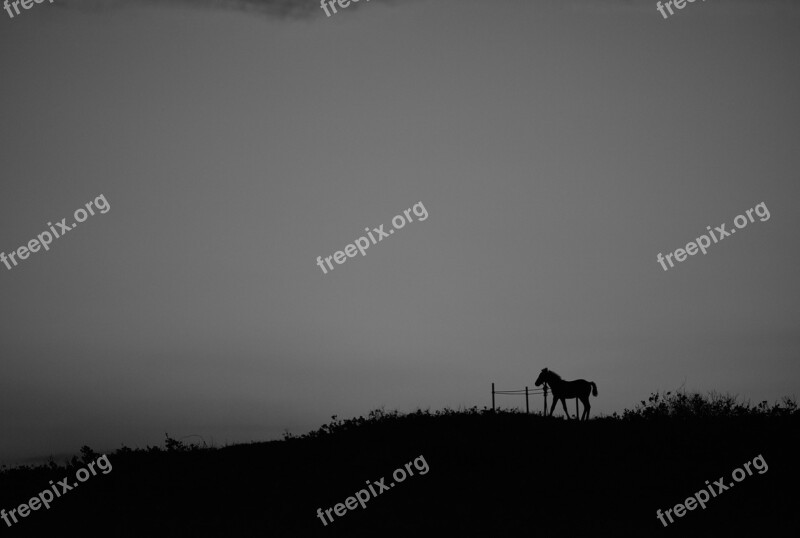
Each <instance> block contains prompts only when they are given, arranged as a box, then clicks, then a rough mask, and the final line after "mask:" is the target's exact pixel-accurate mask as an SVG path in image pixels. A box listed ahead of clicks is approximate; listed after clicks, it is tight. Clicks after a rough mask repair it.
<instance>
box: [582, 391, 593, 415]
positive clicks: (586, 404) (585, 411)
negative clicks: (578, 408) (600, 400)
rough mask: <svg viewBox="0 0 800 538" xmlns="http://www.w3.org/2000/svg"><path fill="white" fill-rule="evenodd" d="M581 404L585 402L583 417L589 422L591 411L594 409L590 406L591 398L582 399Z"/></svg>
mask: <svg viewBox="0 0 800 538" xmlns="http://www.w3.org/2000/svg"><path fill="white" fill-rule="evenodd" d="M581 402H583V416H582V417H581V418H582V419H583V420H589V410H590V409H591V408H592V406H591V405H589V397H588V396H587V397H586V398H581Z"/></svg>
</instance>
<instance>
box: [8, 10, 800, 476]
mask: <svg viewBox="0 0 800 538" xmlns="http://www.w3.org/2000/svg"><path fill="white" fill-rule="evenodd" d="M798 22H800V5H798V3H795V2H786V1H780V0H772V1H764V2H750V1H730V2H725V1H709V2H704V3H701V2H695V3H693V4H687V6H686V7H685V8H684V9H683V10H681V11H678V12H676V13H675V15H673V16H672V17H670V18H669V19H666V20H665V19H663V17H662V16H661V15H659V13H658V11H656V9H655V3H654V2H651V1H646V2H645V1H638V0H637V1H621V0H608V1H600V0H597V1H592V2H589V1H585V0H558V1H556V0H545V1H522V0H492V1H491V2H490V1H479V0H458V1H456V0H409V1H400V0H397V1H392V2H388V1H383V2H381V1H378V0H373V1H372V2H370V3H366V2H363V1H362V2H361V3H359V4H355V5H352V6H351V7H348V8H346V9H340V10H339V12H338V13H337V14H335V15H332V16H331V17H326V16H325V13H324V12H323V11H322V10H321V9H320V8H319V6H318V5H317V4H316V3H315V2H310V1H309V2H292V1H291V0H284V1H281V2H277V1H276V2H259V1H257V0H251V1H248V2H190V1H188V0H186V1H183V2H178V1H175V2H169V1H165V2H158V3H155V2H146V1H141V2H136V1H124V0H117V1H112V2H105V3H100V2H88V1H72V2H71V1H69V0H56V2H55V3H53V4H50V3H48V2H45V3H42V4H35V5H34V6H33V8H32V9H30V10H29V11H23V12H22V13H21V14H20V15H17V16H15V17H14V18H13V19H11V18H9V17H7V15H6V14H5V12H4V11H0V118H1V119H2V121H0V170H2V183H1V184H2V191H0V192H2V195H1V196H0V251H2V252H4V253H6V254H8V253H10V252H13V251H14V250H16V249H17V248H18V247H19V246H22V245H27V244H28V242H29V240H31V239H34V238H36V237H37V235H38V234H40V233H42V232H43V231H46V230H49V225H48V224H47V223H48V222H52V223H53V225H54V226H55V223H56V222H58V221H60V220H61V219H62V218H67V222H71V221H74V218H73V211H75V210H76V209H78V208H80V207H85V204H86V203H87V202H89V201H93V200H95V199H96V198H97V197H98V196H99V195H101V194H102V195H103V196H104V197H105V198H106V200H107V201H108V204H109V206H110V210H108V212H107V213H105V214H101V213H96V214H95V215H93V216H89V217H88V218H87V220H86V221H85V222H83V223H81V224H80V225H79V226H77V227H76V228H75V229H74V230H71V231H70V232H68V234H67V235H65V236H63V237H60V238H58V239H56V240H54V241H53V243H52V245H50V250H49V251H46V252H45V251H42V250H40V251H39V252H37V253H35V254H31V255H30V257H29V258H27V259H26V260H24V261H20V262H19V265H18V266H16V267H13V266H12V267H13V268H12V269H11V270H8V269H6V267H5V266H3V265H0V303H1V304H2V310H0V312H1V313H0V342H2V348H1V349H2V351H0V357H2V359H1V360H0V367H2V374H0V431H2V432H3V435H2V436H1V437H0V463H2V464H12V463H15V462H18V461H24V460H26V459H28V458H36V457H46V456H48V455H60V454H66V453H74V452H77V451H78V449H79V448H80V447H81V446H83V445H89V446H91V447H92V448H94V449H96V450H113V449H115V448H118V447H120V446H122V445H123V444H124V445H127V446H130V447H137V446H139V447H143V446H145V445H148V444H160V443H161V442H163V440H164V434H165V433H167V434H169V435H170V436H171V437H174V438H183V437H185V436H189V435H199V436H201V437H202V438H203V439H204V440H205V441H206V442H209V443H211V442H214V443H216V444H217V445H223V444H225V443H235V442H247V441H251V440H267V439H275V438H279V437H280V436H281V434H282V433H283V432H284V431H287V430H288V431H291V432H292V433H295V434H300V433H304V432H307V431H309V430H310V429H313V428H316V427H318V426H320V425H321V424H323V423H325V422H327V421H328V420H329V418H330V417H331V416H332V415H337V416H339V417H353V416H360V415H366V414H367V413H368V412H369V411H370V410H372V409H375V408H379V407H382V406H384V407H385V408H386V409H398V410H400V411H413V410H416V409H418V408H421V409H427V408H430V409H440V408H443V407H451V408H457V407H471V406H479V407H482V406H487V405H490V404H491V395H490V387H491V383H492V382H494V383H496V386H497V388H498V390H512V389H521V388H524V387H525V386H526V385H527V386H530V387H532V386H533V383H534V381H535V379H536V376H537V375H538V373H539V371H540V370H541V369H542V368H544V367H548V368H550V369H552V370H554V371H556V372H558V373H559V374H561V375H562V376H563V377H564V378H565V379H577V378H583V379H587V380H591V381H594V382H595V383H596V384H597V386H598V390H599V396H598V397H597V398H592V414H593V416H596V415H598V414H602V413H605V414H610V413H612V412H615V411H617V412H619V411H621V410H622V409H624V408H626V407H632V406H633V405H635V404H636V403H638V402H639V401H640V400H643V399H646V398H647V396H648V395H649V394H650V393H651V392H654V391H656V390H674V389H676V388H678V387H681V386H683V387H685V388H686V389H688V390H698V391H709V390H716V391H719V392H723V393H724V392H730V393H733V394H738V395H739V396H740V397H741V398H743V399H749V400H751V401H752V402H759V401H762V400H768V401H774V400H776V399H780V398H781V397H783V396H790V395H793V394H795V395H796V388H795V387H796V383H797V381H798V379H799V378H800V362H799V361H798V360H797V359H798V351H800V331H798V328H799V325H800V309H799V308H798V306H797V305H798V301H797V299H798V297H800V283H799V282H798V279H797V277H796V274H797V270H796V268H797V264H798V261H799V259H798V244H799V243H798V233H799V232H798V230H800V212H798V209H797V208H798V204H800V181H799V180H800V175H799V172H798V170H800V152H798V151H797V148H798V142H800V106H798V99H797V96H798V95H800V56H798V54H797V51H798V50H800V34H798V32H797V27H798ZM762 202H763V203H764V204H765V206H766V207H767V208H768V210H769V213H770V218H769V220H766V221H764V222H762V221H761V220H760V219H758V218H756V219H755V221H754V222H753V223H750V224H748V225H747V227H746V228H743V229H741V230H738V233H737V234H736V235H731V236H730V237H727V238H725V239H724V240H722V241H721V242H719V243H717V244H712V245H711V246H710V247H709V248H708V251H707V254H706V255H702V254H697V255H695V256H692V257H690V258H688V259H687V260H686V261H684V262H682V263H679V264H677V265H676V266H675V267H674V268H671V269H670V270H668V271H664V270H663V269H662V267H661V265H659V263H658V262H657V260H656V256H657V255H658V254H659V253H663V254H664V255H666V254H667V253H670V252H672V251H674V250H675V249H677V248H681V247H685V245H686V244H687V243H688V242H690V241H693V240H694V239H695V238H697V237H698V236H699V235H702V234H704V233H706V227H707V226H712V227H716V226H718V225H720V224H722V223H727V228H728V229H730V228H732V227H733V224H732V222H733V219H734V217H736V216H737V215H739V214H743V213H744V212H745V211H746V210H747V209H750V208H754V207H755V206H756V205H757V204H759V203H762ZM418 203H421V204H422V205H423V206H424V208H425V210H426V211H427V212H428V218H427V219H425V220H424V221H419V220H416V219H415V221H414V222H411V223H409V224H407V225H406V226H405V227H404V228H403V229H402V230H396V232H397V233H395V234H392V235H391V236H390V238H387V239H384V240H382V241H381V242H380V243H379V244H374V245H372V246H371V247H370V248H369V249H368V250H367V251H366V255H364V256H361V255H360V254H359V255H357V256H356V257H354V258H352V259H347V262H346V263H344V264H342V265H336V264H334V265H333V267H334V269H333V270H328V272H327V273H323V271H322V270H321V268H320V267H319V266H318V265H317V257H318V256H321V257H323V258H325V257H327V256H332V255H334V253H335V252H336V251H339V250H342V249H344V248H345V247H346V245H347V244H349V243H352V242H354V241H355V240H356V239H358V238H359V237H360V236H363V235H364V234H365V233H366V232H365V231H364V230H365V228H370V229H372V228H377V227H379V226H380V225H381V224H384V225H385V226H386V227H387V229H388V228H391V220H392V218H393V217H394V216H395V215H397V214H402V212H403V211H404V210H406V209H408V208H412V206H413V205H414V204H418ZM498 404H501V405H505V406H519V405H522V404H523V400H522V399H520V398H511V397H500V396H498ZM541 406H542V403H541V399H540V397H538V396H537V397H536V398H534V399H533V400H532V401H531V407H532V408H533V409H536V410H538V409H540V408H541Z"/></svg>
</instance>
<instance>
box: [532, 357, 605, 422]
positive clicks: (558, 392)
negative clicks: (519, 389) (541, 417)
mask: <svg viewBox="0 0 800 538" xmlns="http://www.w3.org/2000/svg"><path fill="white" fill-rule="evenodd" d="M542 383H547V385H548V386H549V387H550V390H552V391H553V405H552V406H551V407H550V416H551V417H552V416H553V411H554V410H555V408H556V404H557V403H558V400H561V404H562V405H563V406H564V413H566V414H567V418H569V411H567V401H566V400H567V398H569V399H572V398H578V399H579V400H580V401H581V403H583V414H582V415H581V417H580V418H581V420H588V419H589V410H590V409H591V408H592V406H591V405H589V393H590V392H591V393H592V395H593V396H597V385H595V384H594V381H586V380H585V379H576V380H575V381H564V380H563V379H561V376H560V375H558V374H557V373H555V372H553V371H550V370H548V369H547V368H544V369H542V373H540V374H539V377H537V378H536V386H537V387H538V386H539V385H541V384H542ZM575 418H577V417H575Z"/></svg>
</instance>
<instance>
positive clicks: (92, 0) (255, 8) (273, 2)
mask: <svg viewBox="0 0 800 538" xmlns="http://www.w3.org/2000/svg"><path fill="white" fill-rule="evenodd" d="M367 2H373V3H375V2H380V3H389V4H393V3H397V0H360V1H358V2H351V4H350V5H349V6H348V7H347V9H348V10H352V9H354V8H355V9H358V8H359V7H361V5H363V4H366V3H367ZM61 5H62V6H64V7H69V8H73V9H85V10H91V11H98V10H108V9H116V8H120V7H124V6H132V5H146V6H153V7H155V6H161V7H164V6H171V7H172V6H185V7H195V8H202V9H228V10H239V11H247V12H252V13H260V14H264V15H270V16H276V17H295V18H299V17H308V16H310V15H317V14H321V15H323V17H324V14H323V13H322V12H321V10H320V0H62V3H61Z"/></svg>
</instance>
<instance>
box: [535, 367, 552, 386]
mask: <svg viewBox="0 0 800 538" xmlns="http://www.w3.org/2000/svg"><path fill="white" fill-rule="evenodd" d="M548 377H550V372H548V371H547V368H542V372H541V373H540V374H539V377H537V378H536V383H534V385H536V386H537V387H538V386H539V385H541V384H542V383H547V378H548Z"/></svg>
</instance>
